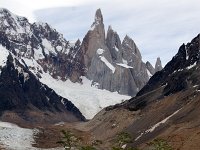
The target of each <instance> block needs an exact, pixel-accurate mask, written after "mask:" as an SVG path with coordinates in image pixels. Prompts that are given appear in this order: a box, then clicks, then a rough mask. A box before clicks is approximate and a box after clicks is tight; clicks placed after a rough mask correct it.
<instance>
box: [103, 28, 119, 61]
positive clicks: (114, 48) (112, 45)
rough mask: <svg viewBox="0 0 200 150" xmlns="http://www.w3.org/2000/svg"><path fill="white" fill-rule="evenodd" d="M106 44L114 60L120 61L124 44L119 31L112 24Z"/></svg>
mask: <svg viewBox="0 0 200 150" xmlns="http://www.w3.org/2000/svg"><path fill="white" fill-rule="evenodd" d="M106 45H107V47H108V48H109V50H110V53H111V56H112V59H113V61H114V62H120V61H121V60H122V44H121V40H120V37H119V35H118V33H117V32H116V31H114V30H113V29H112V27H111V26H109V27H108V31H107V36H106Z"/></svg>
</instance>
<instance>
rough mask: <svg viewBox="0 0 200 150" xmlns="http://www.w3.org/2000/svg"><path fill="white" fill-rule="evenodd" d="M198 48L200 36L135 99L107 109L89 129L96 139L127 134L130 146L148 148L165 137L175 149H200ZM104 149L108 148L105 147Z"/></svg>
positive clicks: (91, 122) (151, 80)
mask: <svg viewBox="0 0 200 150" xmlns="http://www.w3.org/2000/svg"><path fill="white" fill-rule="evenodd" d="M199 46H200V35H198V36H197V37H195V38H194V39H193V40H192V41H191V42H190V43H188V44H183V45H182V46H181V47H180V48H179V51H178V53H177V54H176V55H175V56H174V57H173V58H172V60H171V61H170V62H169V63H168V64H167V65H166V66H165V67H164V68H163V69H162V70H161V71H159V72H157V73H155V74H154V75H153V76H152V77H151V79H150V80H149V81H148V83H147V84H146V85H145V86H144V87H143V88H142V90H140V91H139V93H138V94H137V96H136V97H134V98H132V99H130V100H128V101H125V102H123V103H121V104H117V105H114V106H110V107H107V108H106V109H104V110H103V111H101V112H100V113H99V114H97V115H96V116H95V118H94V119H93V120H92V121H90V122H89V123H88V124H87V125H86V128H88V130H89V131H91V132H92V133H93V135H95V137H98V138H99V139H100V140H105V141H107V142H108V143H112V142H113V138H114V137H115V136H116V134H117V133H119V132H122V131H125V132H128V133H130V134H131V135H132V137H133V140H132V143H130V144H129V145H127V146H133V147H138V146H139V147H148V144H146V143H148V142H150V141H152V140H153V139H155V138H163V139H165V140H167V141H168V142H169V143H170V145H172V146H173V148H174V149H181V150H188V149H193V150H198V149H199V147H200V145H199V142H198V139H199V137H200V136H199V130H200V128H199V123H200V118H199V117H198V114H199V105H200V101H199V100H200V93H199V91H200V79H199V76H200V74H199V71H200V57H199V56H200V51H199ZM103 130H104V131H105V130H106V133H103V132H102V131H103ZM108 143H107V144H108ZM105 145H106V144H105ZM108 145H109V144H108ZM108 145H107V146H108ZM102 148H104V149H105V148H106V146H103V145H102Z"/></svg>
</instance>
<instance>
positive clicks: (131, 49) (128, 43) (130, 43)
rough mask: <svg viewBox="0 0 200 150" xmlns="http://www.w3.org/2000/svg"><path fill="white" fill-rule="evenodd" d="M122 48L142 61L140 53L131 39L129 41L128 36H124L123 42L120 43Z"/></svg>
mask: <svg viewBox="0 0 200 150" xmlns="http://www.w3.org/2000/svg"><path fill="white" fill-rule="evenodd" d="M122 46H123V47H124V49H125V50H126V51H129V52H131V53H133V54H135V56H137V57H138V58H139V59H142V56H141V53H140V51H139V49H138V47H137V46H136V44H135V42H134V41H133V39H131V38H130V37H129V36H128V35H126V36H125V37H124V40H123V42H122Z"/></svg>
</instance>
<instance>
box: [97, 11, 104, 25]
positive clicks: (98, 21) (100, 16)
mask: <svg viewBox="0 0 200 150" xmlns="http://www.w3.org/2000/svg"><path fill="white" fill-rule="evenodd" d="M95 22H96V23H98V24H102V23H103V15H102V13H101V9H100V8H99V9H97V11H96V14H95Z"/></svg>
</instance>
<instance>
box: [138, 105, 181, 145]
mask: <svg viewBox="0 0 200 150" xmlns="http://www.w3.org/2000/svg"><path fill="white" fill-rule="evenodd" d="M181 109H182V108H181ZM181 109H179V110H177V111H175V112H174V113H173V114H172V115H170V116H168V117H167V118H165V119H164V120H162V121H160V122H158V123H156V124H155V125H153V126H152V127H151V128H149V129H148V130H146V131H145V132H142V133H141V134H140V135H139V136H138V137H137V138H135V141H137V140H138V139H139V138H141V137H142V136H143V135H144V134H146V133H151V132H153V131H154V130H155V129H156V128H157V127H159V126H160V125H161V124H164V123H166V122H167V120H169V119H170V118H171V117H173V116H174V115H176V114H177V113H178V112H179V111H180V110H181Z"/></svg>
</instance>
